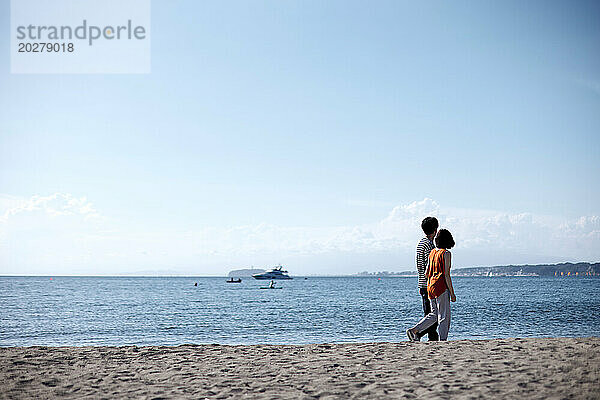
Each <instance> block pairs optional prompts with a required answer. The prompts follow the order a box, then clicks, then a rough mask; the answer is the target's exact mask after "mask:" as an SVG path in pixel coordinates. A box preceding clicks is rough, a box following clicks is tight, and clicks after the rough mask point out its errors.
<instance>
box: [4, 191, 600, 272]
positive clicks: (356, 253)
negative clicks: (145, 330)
mask: <svg viewBox="0 0 600 400" xmlns="http://www.w3.org/2000/svg"><path fill="white" fill-rule="evenodd" d="M16 203H18V204H16ZM16 203H15V202H13V203H12V206H11V208H9V209H6V210H5V211H4V212H3V214H0V260H2V267H1V268H0V273H24V274H25V273H26V274H31V273H33V274H36V273H56V274H58V273H86V274H91V273H108V274H118V273H125V272H135V271H140V270H149V269H158V270H166V269H169V270H178V271H180V272H182V273H203V274H224V273H226V272H227V271H228V270H229V269H231V267H232V266H235V267H244V266H249V265H252V264H254V265H263V266H264V265H268V264H271V263H276V262H285V263H290V264H294V265H293V267H294V271H295V273H316V272H321V273H333V272H336V273H339V272H341V271H344V272H347V273H351V272H357V271H358V270H363V269H369V268H371V269H375V268H382V269H388V270H403V269H408V268H412V263H413V252H414V247H415V244H416V242H417V241H418V240H419V238H420V237H421V236H422V232H421V230H420V223H421V220H422V219H423V218H424V217H426V216H430V215H432V216H436V217H437V218H438V219H439V221H440V224H441V226H442V227H446V228H448V229H449V230H450V231H451V232H452V234H453V235H454V237H455V240H456V243H457V246H456V248H455V250H454V251H455V254H456V255H455V260H457V263H458V265H459V266H469V265H474V264H478V265H497V264H504V263H533V262H539V263H542V262H557V261H563V260H572V261H586V260H587V261H594V260H598V259H599V258H600V250H599V249H598V248H597V243H599V239H600V217H598V216H583V217H580V218H572V219H569V218H564V217H557V216H553V217H552V216H550V217H549V216H539V215H534V214H529V213H514V214H512V213H505V212H498V211H487V210H468V209H450V208H445V207H443V206H442V205H440V204H438V203H437V202H436V201H434V200H431V199H427V198H426V199H423V200H421V201H415V202H412V203H410V204H406V205H399V206H396V207H393V208H392V209H391V211H390V212H389V214H388V215H387V216H386V217H384V218H382V219H381V220H380V221H374V222H373V223H371V224H365V225H360V226H333V227H325V228H315V227H285V226H275V225H271V224H258V225H252V226H237V227H228V228H222V227H198V228H197V229H194V230H191V231H180V232H177V231H176V232H160V231H159V232H157V231H148V230H144V229H143V227H139V228H136V227H132V226H121V225H120V224H119V223H118V221H110V222H109V220H107V219H105V218H103V217H102V216H101V215H100V213H99V212H98V211H96V209H95V208H94V206H93V204H92V203H91V202H90V201H88V200H87V199H86V198H85V197H75V196H73V195H70V194H61V193H56V194H53V195H50V196H34V197H32V198H30V199H27V200H23V201H19V202H16ZM15 204H16V205H15Z"/></svg>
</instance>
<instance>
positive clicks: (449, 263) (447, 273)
mask: <svg viewBox="0 0 600 400" xmlns="http://www.w3.org/2000/svg"><path fill="white" fill-rule="evenodd" d="M451 266H452V254H450V252H449V251H446V252H445V253H444V278H446V286H448V291H449V292H450V301H456V296H455V295H454V288H453V287H452V278H450V267H451Z"/></svg>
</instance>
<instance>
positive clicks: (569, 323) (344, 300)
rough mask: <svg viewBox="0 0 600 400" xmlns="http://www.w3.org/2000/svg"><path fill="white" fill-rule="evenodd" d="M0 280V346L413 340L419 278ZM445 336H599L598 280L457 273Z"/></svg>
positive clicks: (419, 311)
mask: <svg viewBox="0 0 600 400" xmlns="http://www.w3.org/2000/svg"><path fill="white" fill-rule="evenodd" d="M225 281H226V278H224V277H223V278H206V277H201V278H200V277H52V278H51V277H0V346H3V347H6V346H101V345H102V346H103V345H111V346H125V345H138V346H146V345H169V346H170V345H179V344H236V345H237V344H309V343H347V342H401V341H406V340H407V338H406V334H405V330H406V329H407V328H409V327H411V326H413V325H414V324H416V323H417V322H418V320H419V319H420V318H421V317H422V305H421V297H420V295H419V294H418V290H417V279H416V278H414V277H410V278H409V277H384V278H381V279H379V278H377V277H306V278H305V277H295V278H294V279H293V280H289V281H277V282H276V286H279V287H281V289H279V290H266V289H261V287H264V286H267V285H268V281H256V280H254V279H252V278H246V279H243V281H242V283H239V284H232V283H226V282H225ZM453 283H454V287H455V292H456V296H457V302H456V303H452V322H451V327H450V334H449V338H448V339H449V340H459V339H491V338H510V337H519V338H525V337H587V336H600V313H599V312H600V296H599V295H598V293H600V279H598V278H594V277H583V278H582V277H577V278H545V277H454V278H453Z"/></svg>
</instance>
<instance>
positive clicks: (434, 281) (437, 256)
mask: <svg viewBox="0 0 600 400" xmlns="http://www.w3.org/2000/svg"><path fill="white" fill-rule="evenodd" d="M445 252H446V249H433V250H431V253H429V267H427V295H428V296H429V298H430V299H435V298H437V297H440V296H441V295H442V293H444V292H445V291H446V289H448V285H446V277H445V276H444V273H445V272H446V266H445V265H444V253H445Z"/></svg>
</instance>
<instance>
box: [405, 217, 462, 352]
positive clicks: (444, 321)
mask: <svg viewBox="0 0 600 400" xmlns="http://www.w3.org/2000/svg"><path fill="white" fill-rule="evenodd" d="M454 244H455V243H454V239H453V238H452V234H451V233H450V232H449V231H448V230H447V229H440V231H439V232H438V233H437V235H436V237H435V246H436V248H435V249H433V250H432V251H431V253H429V265H428V266H427V272H426V275H427V295H428V296H429V301H430V303H431V312H430V313H429V314H427V315H426V316H425V317H423V319H421V320H420V321H419V323H418V324H417V325H415V326H414V327H412V328H410V329H407V330H406V335H407V336H408V339H409V340H410V341H418V338H419V334H420V333H421V332H424V331H425V330H427V329H428V328H429V327H431V326H432V325H433V324H435V323H436V322H437V323H438V330H439V334H440V340H447V339H448V331H449V330H450V302H455V301H456V295H455V294H454V288H453V287H452V279H451V278H450V267H451V263H452V254H451V253H450V251H449V249H451V248H452V247H454Z"/></svg>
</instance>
